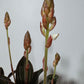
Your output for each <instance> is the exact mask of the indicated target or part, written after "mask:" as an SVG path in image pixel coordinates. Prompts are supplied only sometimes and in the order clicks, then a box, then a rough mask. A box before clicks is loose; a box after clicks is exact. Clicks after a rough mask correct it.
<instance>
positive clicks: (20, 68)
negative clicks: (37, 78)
mask: <svg viewBox="0 0 84 84" xmlns="http://www.w3.org/2000/svg"><path fill="white" fill-rule="evenodd" d="M28 63H29V69H28V84H30V81H31V80H32V77H33V67H32V64H31V62H30V61H28ZM25 64H26V58H25V57H24V56H23V57H22V58H21V60H20V61H19V63H18V65H17V68H16V84H25V79H24V75H25Z"/></svg>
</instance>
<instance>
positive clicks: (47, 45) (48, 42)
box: [46, 35, 52, 48]
mask: <svg viewBox="0 0 84 84" xmlns="http://www.w3.org/2000/svg"><path fill="white" fill-rule="evenodd" d="M51 44H52V36H51V35H50V37H49V38H48V40H47V43H46V48H49V47H50V46H51Z"/></svg>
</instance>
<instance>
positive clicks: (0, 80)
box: [0, 76, 14, 84]
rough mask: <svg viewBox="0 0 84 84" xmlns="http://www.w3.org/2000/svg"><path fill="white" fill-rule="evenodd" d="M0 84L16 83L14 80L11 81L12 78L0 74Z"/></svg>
mask: <svg viewBox="0 0 84 84" xmlns="http://www.w3.org/2000/svg"><path fill="white" fill-rule="evenodd" d="M0 84H14V83H13V82H11V80H10V79H8V78H7V77H5V76H0Z"/></svg>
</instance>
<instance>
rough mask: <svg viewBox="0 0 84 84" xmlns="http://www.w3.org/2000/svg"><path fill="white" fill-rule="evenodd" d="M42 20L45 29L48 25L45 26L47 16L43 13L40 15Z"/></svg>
mask: <svg viewBox="0 0 84 84" xmlns="http://www.w3.org/2000/svg"><path fill="white" fill-rule="evenodd" d="M42 22H43V26H44V28H45V29H47V28H48V27H47V17H46V15H45V14H44V15H43V17H42Z"/></svg>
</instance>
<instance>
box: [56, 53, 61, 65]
mask: <svg viewBox="0 0 84 84" xmlns="http://www.w3.org/2000/svg"><path fill="white" fill-rule="evenodd" d="M55 60H56V65H57V64H58V62H59V60H60V55H59V54H58V53H56V55H55Z"/></svg>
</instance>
